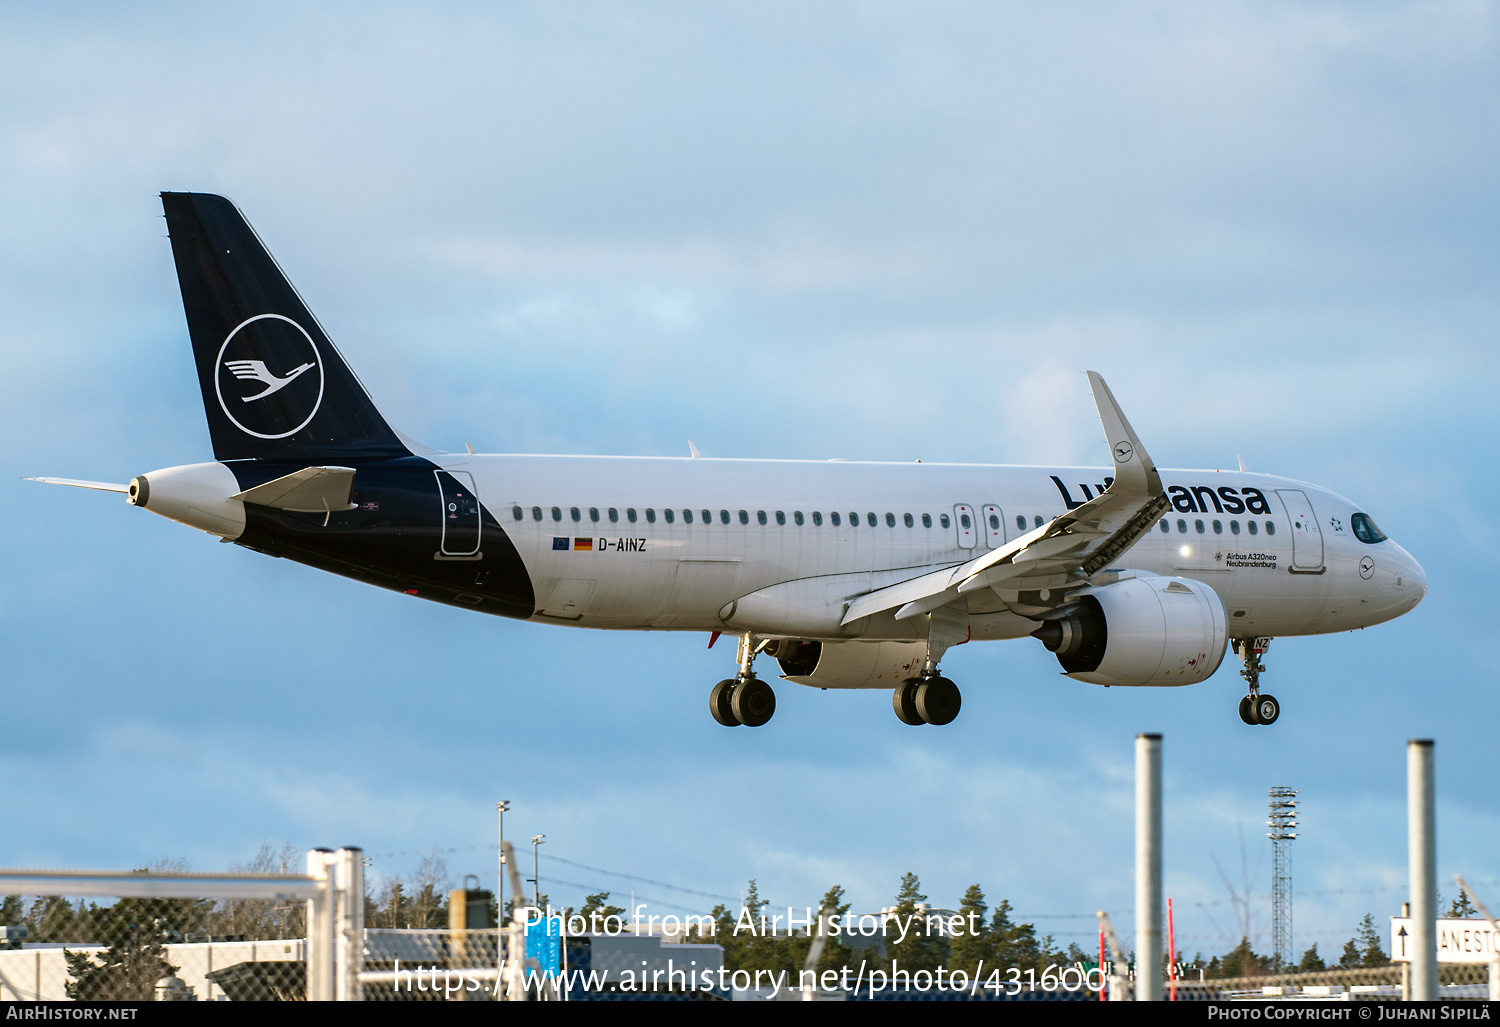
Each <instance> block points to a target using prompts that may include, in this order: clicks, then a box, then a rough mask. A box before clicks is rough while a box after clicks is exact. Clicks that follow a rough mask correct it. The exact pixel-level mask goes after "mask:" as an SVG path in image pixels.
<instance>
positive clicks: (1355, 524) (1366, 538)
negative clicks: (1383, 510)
mask: <svg viewBox="0 0 1500 1027" xmlns="http://www.w3.org/2000/svg"><path fill="white" fill-rule="evenodd" d="M1349 527H1351V528H1353V529H1354V537H1355V538H1357V539H1359V540H1360V541H1361V542H1364V543H1366V544H1367V545H1372V546H1373V545H1374V544H1375V543H1377V542H1384V541H1385V534H1384V533H1383V532H1382V531H1381V530H1380V529H1379V528H1377V527H1376V526H1375V522H1374V521H1372V520H1370V515H1369V514H1362V513H1357V514H1355V515H1354V516H1353V517H1351V518H1349Z"/></svg>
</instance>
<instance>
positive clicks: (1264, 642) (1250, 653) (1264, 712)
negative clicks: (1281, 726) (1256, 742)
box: [1234, 637, 1281, 724]
mask: <svg viewBox="0 0 1500 1027" xmlns="http://www.w3.org/2000/svg"><path fill="white" fill-rule="evenodd" d="M1270 644H1271V640H1270V639H1269V638H1265V637H1262V638H1257V639H1255V640H1254V641H1251V640H1250V639H1245V638H1237V639H1235V640H1234V649H1235V652H1237V653H1239V656H1240V659H1242V660H1244V661H1245V666H1244V668H1243V669H1242V670H1241V671H1240V677H1242V678H1244V679H1245V681H1246V683H1247V684H1249V686H1250V694H1249V695H1247V696H1245V697H1244V698H1243V699H1241V700H1240V720H1242V721H1244V722H1245V723H1246V724H1274V723H1276V718H1277V717H1279V716H1281V704H1280V703H1279V702H1277V701H1276V697H1275V696H1274V695H1270V694H1262V693H1261V690H1260V675H1261V672H1262V671H1264V670H1265V669H1266V665H1265V664H1263V663H1261V662H1260V655H1261V653H1263V652H1265V651H1266V648H1267V647H1268V646H1270Z"/></svg>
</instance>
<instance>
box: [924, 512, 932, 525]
mask: <svg viewBox="0 0 1500 1027" xmlns="http://www.w3.org/2000/svg"><path fill="white" fill-rule="evenodd" d="M922 527H924V528H930V527H932V514H923V515H922Z"/></svg>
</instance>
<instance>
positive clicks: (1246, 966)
mask: <svg viewBox="0 0 1500 1027" xmlns="http://www.w3.org/2000/svg"><path fill="white" fill-rule="evenodd" d="M1219 967H1220V971H1221V972H1222V973H1223V975H1224V976H1225V977H1261V976H1264V975H1265V973H1266V972H1267V969H1268V968H1267V960H1266V957H1265V956H1262V955H1258V954H1257V953H1256V952H1255V950H1254V949H1252V948H1251V947H1250V939H1249V938H1241V939H1240V943H1239V944H1238V945H1236V946H1235V947H1234V948H1232V949H1230V951H1229V953H1228V954H1227V955H1226V956H1225V957H1224V961H1223V962H1222V963H1220V964H1219Z"/></svg>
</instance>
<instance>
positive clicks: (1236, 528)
mask: <svg viewBox="0 0 1500 1027" xmlns="http://www.w3.org/2000/svg"><path fill="white" fill-rule="evenodd" d="M1239 533H1240V522H1239V521H1230V522H1229V534H1231V535H1238V534H1239Z"/></svg>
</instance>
